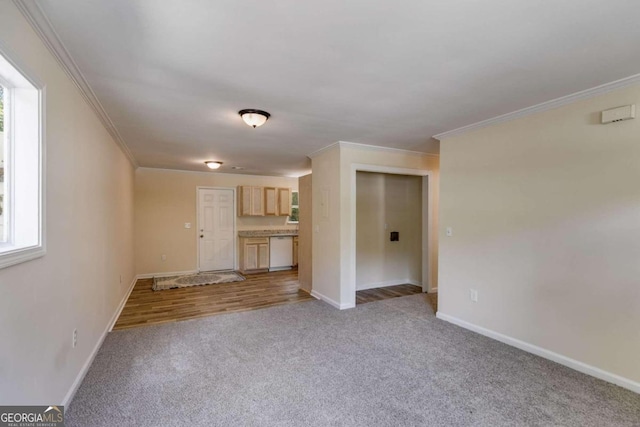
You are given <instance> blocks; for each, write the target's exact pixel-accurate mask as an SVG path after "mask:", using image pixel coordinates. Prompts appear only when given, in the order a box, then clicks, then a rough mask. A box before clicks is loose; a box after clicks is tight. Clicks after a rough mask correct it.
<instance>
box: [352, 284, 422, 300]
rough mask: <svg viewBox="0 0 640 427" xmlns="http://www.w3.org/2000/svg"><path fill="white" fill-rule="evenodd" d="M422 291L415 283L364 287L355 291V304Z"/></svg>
mask: <svg viewBox="0 0 640 427" xmlns="http://www.w3.org/2000/svg"><path fill="white" fill-rule="evenodd" d="M419 293H422V288H421V287H420V286H415V285H395V286H385V287H384V288H374V289H365V290H363V291H358V292H356V304H366V303H368V302H373V301H380V300H383V299H389V298H397V297H404V296H407V295H414V294H419Z"/></svg>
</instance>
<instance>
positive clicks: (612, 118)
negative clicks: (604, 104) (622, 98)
mask: <svg viewBox="0 0 640 427" xmlns="http://www.w3.org/2000/svg"><path fill="white" fill-rule="evenodd" d="M635 118H636V105H635V104H631V105H625V106H624V107H618V108H612V109H610V110H605V111H603V112H602V124H605V123H613V122H621V121H623V120H629V119H635Z"/></svg>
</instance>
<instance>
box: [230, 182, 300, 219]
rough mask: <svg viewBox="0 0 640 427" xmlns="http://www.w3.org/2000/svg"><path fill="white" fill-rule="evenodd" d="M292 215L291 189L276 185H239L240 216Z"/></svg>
mask: <svg viewBox="0 0 640 427" xmlns="http://www.w3.org/2000/svg"><path fill="white" fill-rule="evenodd" d="M289 215H291V189H290V188H276V187H255V186H248V185H241V186H239V187H238V216H289Z"/></svg>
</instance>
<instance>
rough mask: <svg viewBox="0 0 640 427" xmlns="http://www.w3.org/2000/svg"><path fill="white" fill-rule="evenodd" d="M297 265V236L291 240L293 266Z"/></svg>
mask: <svg viewBox="0 0 640 427" xmlns="http://www.w3.org/2000/svg"><path fill="white" fill-rule="evenodd" d="M297 265H298V236H295V237H294V238H293V266H294V267H295V266H297Z"/></svg>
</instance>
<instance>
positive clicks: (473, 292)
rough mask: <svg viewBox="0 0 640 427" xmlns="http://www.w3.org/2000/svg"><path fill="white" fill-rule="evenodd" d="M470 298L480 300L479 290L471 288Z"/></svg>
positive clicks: (474, 300)
mask: <svg viewBox="0 0 640 427" xmlns="http://www.w3.org/2000/svg"><path fill="white" fill-rule="evenodd" d="M469 299H470V300H471V301H473V302H478V290H477V289H469Z"/></svg>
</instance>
